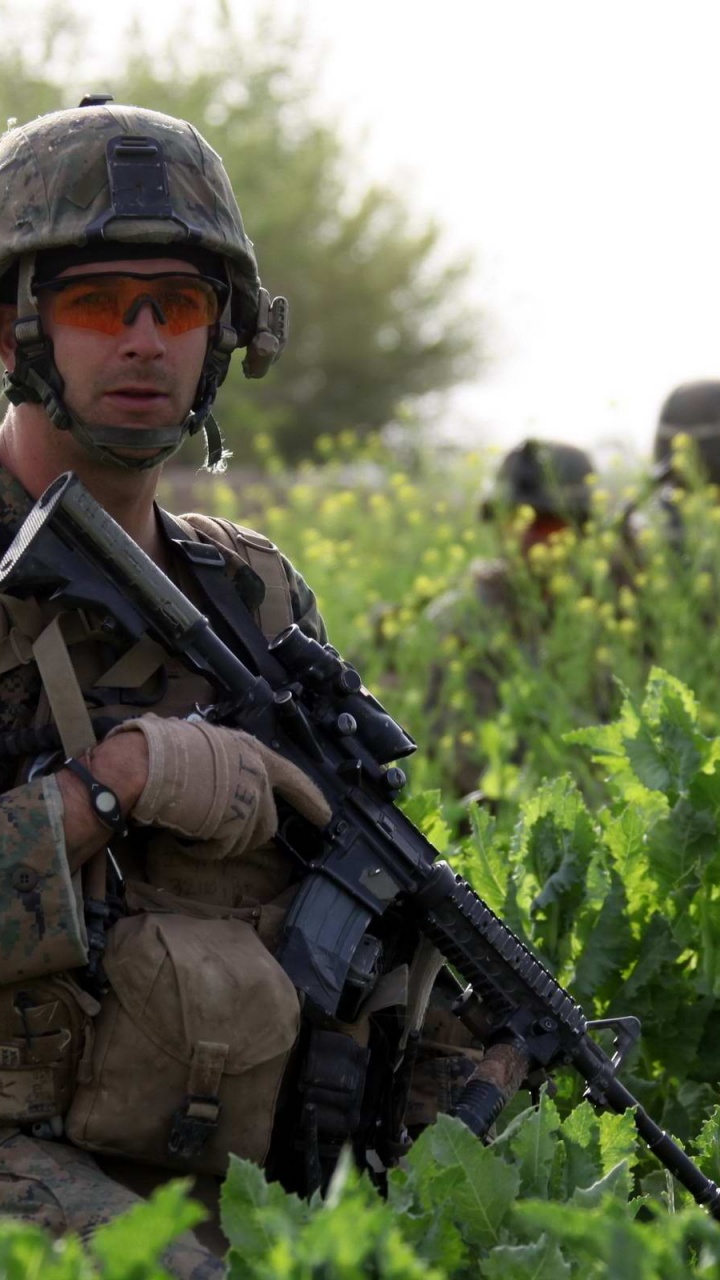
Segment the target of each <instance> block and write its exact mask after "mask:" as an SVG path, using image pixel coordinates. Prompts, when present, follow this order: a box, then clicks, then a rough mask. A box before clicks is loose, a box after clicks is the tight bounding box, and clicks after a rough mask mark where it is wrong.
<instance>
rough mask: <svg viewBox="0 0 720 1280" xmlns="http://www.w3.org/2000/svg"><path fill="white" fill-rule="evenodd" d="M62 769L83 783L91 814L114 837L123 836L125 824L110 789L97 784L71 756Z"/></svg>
mask: <svg viewBox="0 0 720 1280" xmlns="http://www.w3.org/2000/svg"><path fill="white" fill-rule="evenodd" d="M63 768H65V769H69V770H70V772H71V773H74V774H75V777H76V778H79V779H80V781H81V782H84V783H85V786H86V787H87V789H88V794H89V796H90V805H91V807H92V810H93V813H94V814H95V816H96V817H97V818H99V820H100V822H102V824H103V826H105V827H109V829H110V830H111V831H112V832H113V833H114V835H116V836H124V835H125V832H126V831H127V823H126V822H125V817H124V815H123V811H122V809H121V808H120V801H119V800H118V798H117V796H116V795H115V792H114V791H113V790H112V788H111V787H106V786H105V783H104V782H98V780H97V778H94V777H93V775H92V774H91V772H90V770H89V769H86V768H85V765H84V764H80V761H79V760H75V759H73V757H72V756H70V757H69V759H67V760H65V761H63Z"/></svg>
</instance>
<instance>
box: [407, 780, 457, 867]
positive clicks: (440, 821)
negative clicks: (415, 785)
mask: <svg viewBox="0 0 720 1280" xmlns="http://www.w3.org/2000/svg"><path fill="white" fill-rule="evenodd" d="M402 807H403V810H404V812H405V813H406V814H407V816H408V818H409V819H410V821H411V822H414V823H415V826H416V827H419V828H420V830H421V831H422V833H423V835H424V836H425V837H426V838H427V839H428V840H429V841H430V843H431V844H432V845H434V846H435V848H436V849H437V850H438V851H439V852H440V853H445V852H447V849H448V846H449V844H450V828H449V826H448V824H447V822H446V821H445V817H444V815H443V812H442V796H441V794H440V792H439V791H420V792H417V793H416V794H413V795H408V797H407V799H406V800H404V801H403V806H402Z"/></svg>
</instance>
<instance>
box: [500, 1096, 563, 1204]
mask: <svg viewBox="0 0 720 1280" xmlns="http://www.w3.org/2000/svg"><path fill="white" fill-rule="evenodd" d="M559 1128H560V1117H559V1115H558V1112H557V1108H556V1106H555V1104H554V1103H553V1102H552V1100H551V1099H550V1098H548V1096H547V1093H546V1092H545V1091H543V1092H542V1093H541V1095H540V1101H539V1104H538V1106H537V1107H533V1108H531V1109H530V1110H528V1111H526V1112H524V1114H523V1117H522V1119H521V1121H520V1123H519V1124H518V1125H517V1126H514V1127H513V1131H512V1133H511V1134H510V1136H509V1138H507V1134H506V1141H505V1143H504V1144H503V1147H504V1148H505V1149H508V1148H509V1150H510V1152H511V1154H512V1157H513V1159H514V1160H515V1162H516V1164H517V1167H518V1169H519V1172H520V1194H521V1195H522V1196H526V1197H533V1198H535V1199H542V1198H546V1197H547V1195H548V1187H549V1183H550V1173H551V1169H552V1163H553V1157H554V1153H555V1147H556V1144H557V1133H558V1130H559Z"/></svg>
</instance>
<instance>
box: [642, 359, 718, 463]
mask: <svg viewBox="0 0 720 1280" xmlns="http://www.w3.org/2000/svg"><path fill="white" fill-rule="evenodd" d="M680 433H684V434H686V435H688V436H690V438H691V440H692V441H693V443H694V444H695V446H696V448H697V452H698V457H699V460H700V463H701V465H702V468H703V470H704V472H705V479H707V481H708V482H709V483H710V484H718V485H720V381H717V380H712V379H710V380H707V381H705V382H685V383H683V384H682V385H681V386H679V387H676V388H675V390H674V391H671V392H670V395H669V396H668V397H667V399H666V401H665V403H664V404H663V406H662V409H661V410H660V418H659V421H658V425H657V430H656V432H655V443H654V449H653V453H654V458H655V463H656V464H657V466H658V468H659V469H662V471H663V475H664V476H668V477H671V476H672V472H671V467H670V463H671V461H672V441H673V438H674V437H675V436H676V435H679V434H680Z"/></svg>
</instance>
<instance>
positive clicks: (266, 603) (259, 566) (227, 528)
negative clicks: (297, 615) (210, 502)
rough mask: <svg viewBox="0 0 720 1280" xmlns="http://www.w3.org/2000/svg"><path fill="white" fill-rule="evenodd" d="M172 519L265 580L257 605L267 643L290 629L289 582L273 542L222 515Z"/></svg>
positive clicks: (188, 531)
mask: <svg viewBox="0 0 720 1280" xmlns="http://www.w3.org/2000/svg"><path fill="white" fill-rule="evenodd" d="M173 518H174V519H175V520H176V521H177V523H178V524H179V525H180V526H181V528H182V529H184V530H185V531H186V532H187V533H188V535H189V537H191V538H194V539H197V537H198V534H204V535H205V536H206V537H209V538H213V539H214V541H215V542H219V543H220V544H221V546H224V547H228V548H229V550H231V551H234V552H235V554H236V555H238V556H239V557H240V559H241V560H243V561H244V562H245V564H247V565H249V566H250V568H251V569H252V570H253V571H254V572H255V573H256V574H257V575H258V577H259V578H260V579H261V580H262V582H263V584H264V586H265V597H264V599H263V600H262V601H261V602H260V604H259V605H258V606H257V615H258V621H259V623H260V628H261V630H262V631H263V633H264V635H265V636H266V637H267V638H268V640H271V639H272V637H273V636H276V635H277V634H278V632H279V631H282V630H283V629H284V628H285V627H289V626H290V624H291V623H292V622H293V620H294V619H293V607H292V599H291V596H290V583H289V582H288V577H287V574H286V572H285V566H284V564H283V561H282V556H281V555H280V552H279V551H278V549H277V547H276V546H275V543H274V542H271V541H270V539H269V538H266V537H264V536H263V534H261V533H257V532H256V531H255V530H254V529H249V528H247V527H246V526H245V525H239V524H235V523H234V522H233V521H232V520H225V519H223V518H222V517H221V516H205V515H199V514H198V513H196V512H191V513H190V514H189V515H184V516H174V517H173Z"/></svg>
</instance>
